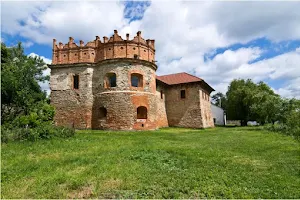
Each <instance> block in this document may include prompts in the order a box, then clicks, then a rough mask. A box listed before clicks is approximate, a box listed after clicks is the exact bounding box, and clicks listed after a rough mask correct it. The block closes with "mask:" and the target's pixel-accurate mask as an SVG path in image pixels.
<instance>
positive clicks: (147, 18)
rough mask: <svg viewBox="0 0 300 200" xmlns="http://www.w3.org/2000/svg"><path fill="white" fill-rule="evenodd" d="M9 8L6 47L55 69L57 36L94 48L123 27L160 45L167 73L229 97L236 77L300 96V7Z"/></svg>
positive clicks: (125, 4) (131, 4)
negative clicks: (20, 48) (20, 46)
mask: <svg viewBox="0 0 300 200" xmlns="http://www.w3.org/2000/svg"><path fill="white" fill-rule="evenodd" d="M1 9H2V10H1V13H2V14H1V15H2V19H1V20H2V21H1V41H4V42H5V43H6V45H8V46H12V45H15V44H16V43H18V42H19V41H21V42H23V43H24V47H25V52H26V54H28V55H29V54H31V55H39V56H42V57H43V58H45V61H46V62H49V63H50V62H51V57H52V39H53V38H56V39H57V40H58V41H62V42H63V43H66V42H67V41H68V37H69V36H72V37H74V38H75V41H79V40H80V39H82V40H84V41H85V42H88V41H91V40H94V37H95V35H99V36H100V38H102V37H103V36H111V35H112V34H113V30H115V29H117V30H118V31H119V34H120V35H121V36H122V37H123V38H125V34H126V33H130V37H131V38H132V37H133V36H134V35H135V34H136V32H137V31H139V30H140V31H142V36H143V37H144V38H145V39H148V38H149V39H155V45H156V60H157V61H158V63H157V64H158V67H159V69H158V71H157V73H158V74H159V75H161V74H168V73H177V72H183V71H185V72H188V73H192V74H194V75H197V76H199V77H201V78H203V79H205V80H206V82H208V83H209V84H210V85H211V86H212V87H214V88H215V89H216V90H217V91H221V92H223V93H224V92H226V89H227V87H228V84H229V83H230V81H232V80H233V79H234V78H251V79H253V80H254V81H265V82H266V83H268V84H269V85H270V86H271V87H272V88H273V89H274V91H275V92H277V93H279V94H280V95H282V96H284V97H288V98H291V97H296V98H300V24H299V21H300V14H299V12H298V11H299V10H300V2H205V1H204V2H203V1H202V2H195V1H192V2H186V1H185V2H181V1H176V2H174V1H162V2H159V1H153V2H145V1H143V2H142V1H138V2H137V1H111V2H103V1H99V2H95V1H92V2H88V1H77V2H71V1H66V2H38V1H34V2H32V1H31V2H30V3H28V2H3V3H2V8H1ZM45 73H49V70H48V71H47V72H45ZM41 86H42V88H43V89H45V90H49V86H48V83H46V84H42V85H41Z"/></svg>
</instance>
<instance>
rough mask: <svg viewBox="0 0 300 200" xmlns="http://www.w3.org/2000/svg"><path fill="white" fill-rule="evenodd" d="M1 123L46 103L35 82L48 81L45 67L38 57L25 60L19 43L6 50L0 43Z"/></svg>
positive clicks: (25, 57) (26, 113)
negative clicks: (40, 103) (41, 102)
mask: <svg viewBox="0 0 300 200" xmlns="http://www.w3.org/2000/svg"><path fill="white" fill-rule="evenodd" d="M1 56H2V57H1V110H2V112H1V122H2V124H3V123H4V122H10V121H12V120H14V119H15V118H16V117H17V116H19V115H28V114H29V113H30V110H32V109H33V108H34V106H35V105H36V104H37V103H38V102H40V101H45V100H46V93H45V92H43V91H42V90H41V88H40V86H39V84H38V82H43V81H46V80H49V76H44V75H43V71H44V70H45V69H46V68H47V66H46V64H45V63H44V61H43V59H41V58H40V57H28V56H27V55H25V54H24V49H23V47H22V44H21V43H19V44H18V45H17V46H14V47H6V46H5V44H4V43H1Z"/></svg>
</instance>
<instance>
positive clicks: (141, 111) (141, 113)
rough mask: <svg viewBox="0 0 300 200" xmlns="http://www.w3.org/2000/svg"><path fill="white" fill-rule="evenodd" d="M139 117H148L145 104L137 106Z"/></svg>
mask: <svg viewBox="0 0 300 200" xmlns="http://www.w3.org/2000/svg"><path fill="white" fill-rule="evenodd" d="M137 119H147V108H146V107H145V106H140V107H138V108H137Z"/></svg>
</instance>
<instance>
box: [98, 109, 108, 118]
mask: <svg viewBox="0 0 300 200" xmlns="http://www.w3.org/2000/svg"><path fill="white" fill-rule="evenodd" d="M106 115H107V110H106V108H104V107H100V109H99V118H100V119H105V118H106Z"/></svg>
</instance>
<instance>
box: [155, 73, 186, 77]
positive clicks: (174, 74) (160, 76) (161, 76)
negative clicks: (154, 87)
mask: <svg viewBox="0 0 300 200" xmlns="http://www.w3.org/2000/svg"><path fill="white" fill-rule="evenodd" d="M184 73H185V72H178V73H174V74H165V75H161V76H160V77H162V76H170V75H175V74H184Z"/></svg>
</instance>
